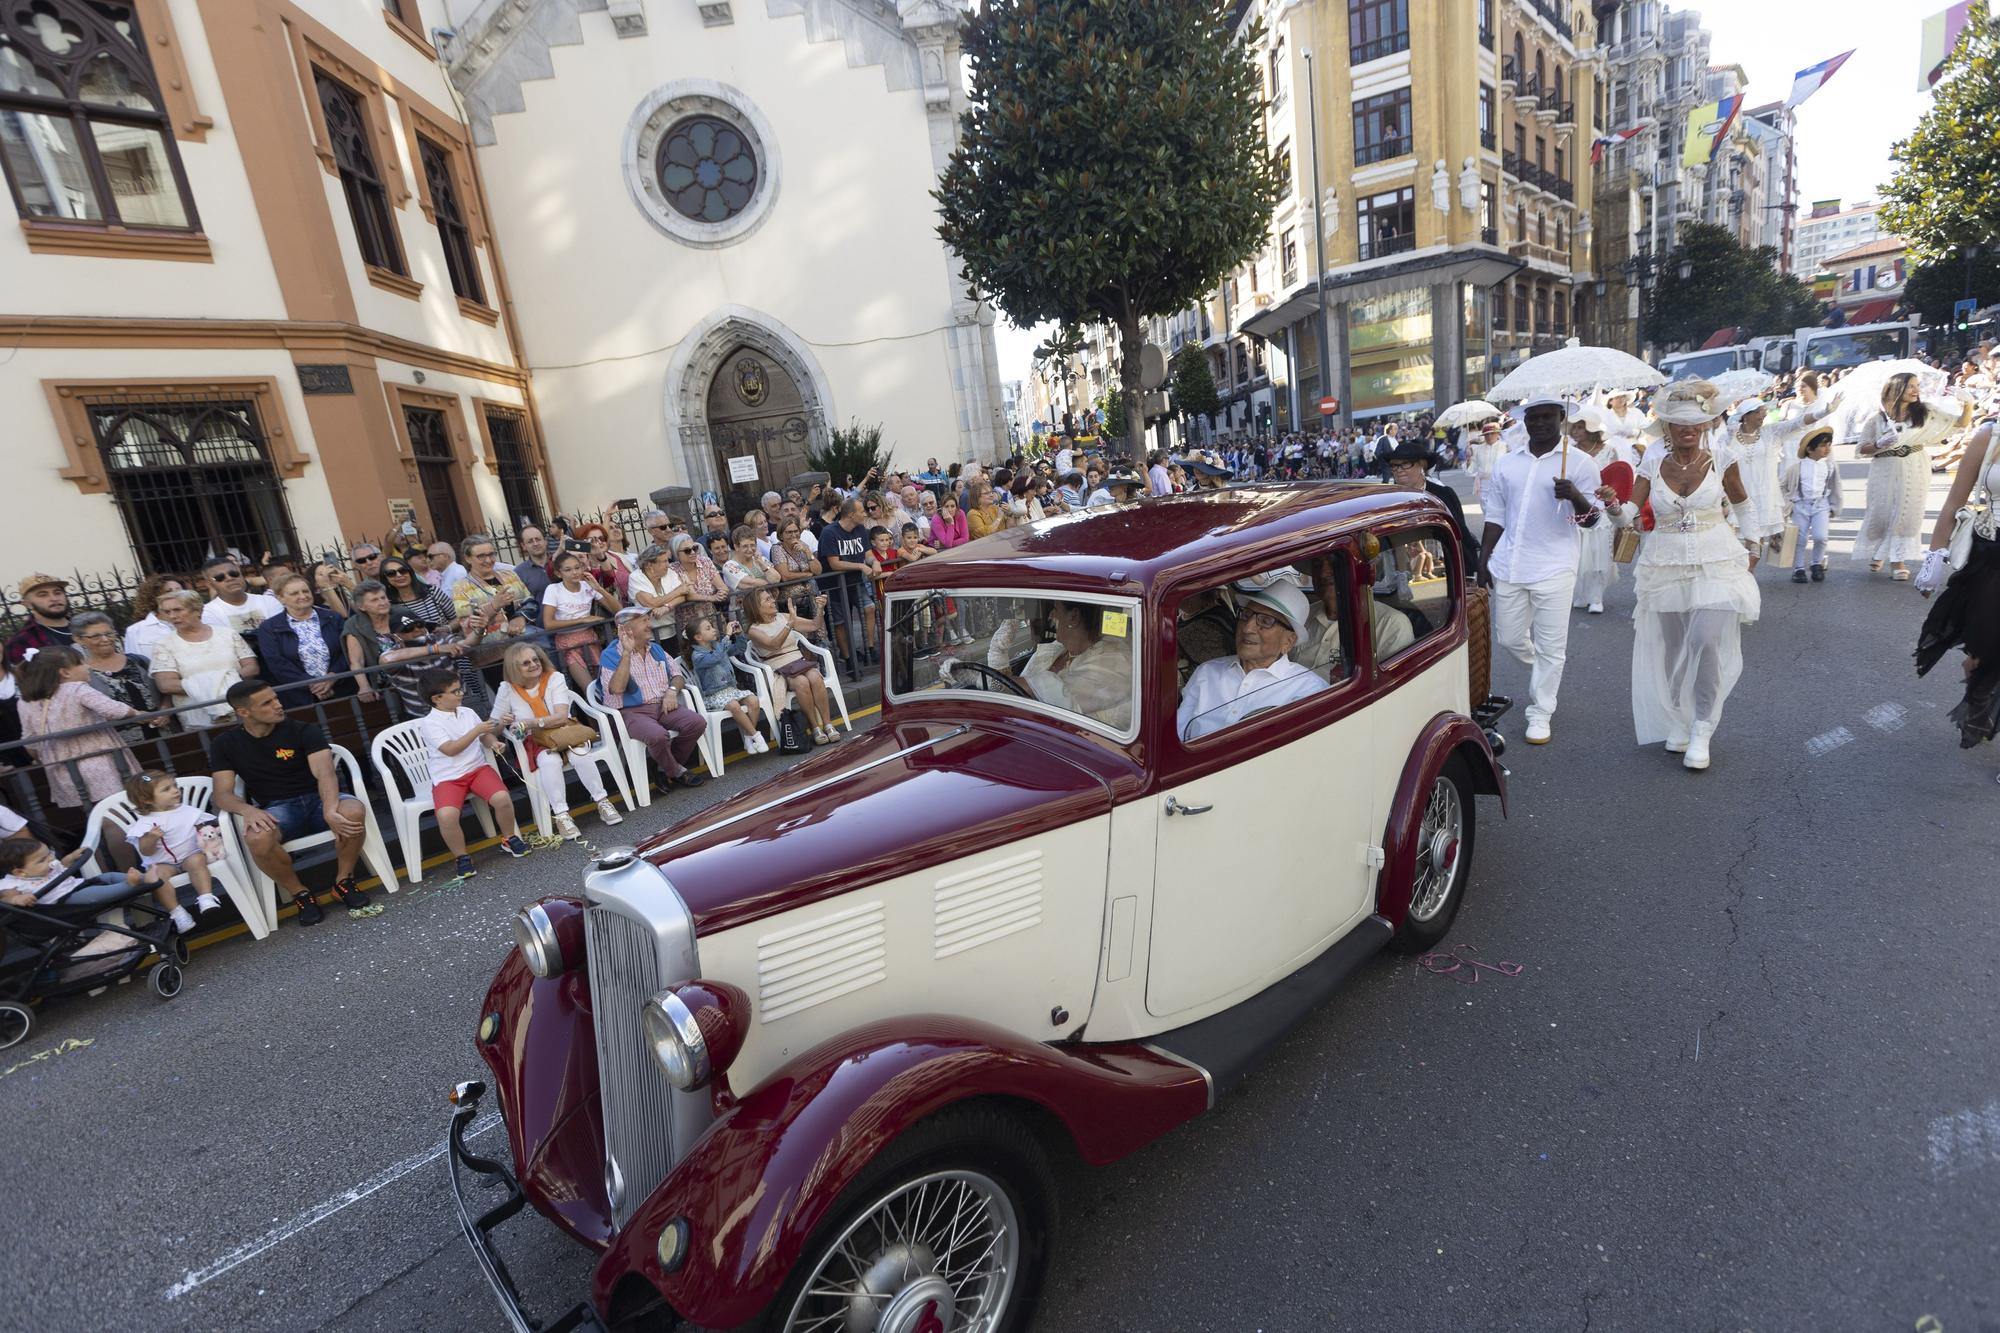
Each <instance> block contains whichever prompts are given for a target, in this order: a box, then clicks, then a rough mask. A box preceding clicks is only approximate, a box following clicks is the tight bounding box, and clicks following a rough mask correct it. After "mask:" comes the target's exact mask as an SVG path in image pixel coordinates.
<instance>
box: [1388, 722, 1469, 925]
mask: <svg viewBox="0 0 2000 1333" xmlns="http://www.w3.org/2000/svg"><path fill="white" fill-rule="evenodd" d="M1477 824H1478V810H1477V808H1476V807H1475V806H1474V805H1473V803H1472V777H1471V774H1470V772H1469V771H1468V770H1467V768H1466V765H1465V760H1464V759H1463V758H1462V757H1460V756H1459V755H1453V756H1452V757H1451V758H1449V759H1447V760H1445V763H1444V767H1443V768H1441V769H1439V770H1438V773H1437V776H1436V777H1434V778H1432V779H1431V786H1430V790H1429V791H1428V792H1426V793H1425V795H1424V810H1423V812H1422V813H1421V814H1420V815H1419V816H1418V820H1417V832H1416V838H1417V855H1416V864H1415V866H1414V868H1413V869H1412V871H1411V877H1410V879H1411V882H1410V901H1409V905H1408V907H1407V908H1406V909H1405V910H1404V913H1403V923H1402V924H1401V925H1399V926H1397V927H1396V939H1395V945H1396V947H1397V948H1398V949H1401V950H1402V951H1403V952H1405V953H1422V952H1424V951H1425V950H1427V949H1434V948H1436V947H1437V945H1438V943H1439V941H1441V940H1443V939H1444V937H1445V935H1446V933H1448V932H1449V931H1450V930H1451V923H1452V921H1453V920H1454V919H1455V918H1456V917H1457V916H1458V909H1459V907H1460V905H1461V904H1463V903H1464V902H1465V886H1466V885H1467V883H1469V882H1470V881H1471V879H1472V849H1473V842H1474V835H1475V833H1476V831H1477ZM1446 843H1451V844H1455V845H1453V846H1451V847H1450V848H1449V856H1450V865H1449V867H1448V869H1446V870H1445V871H1444V874H1445V879H1444V882H1443V884H1442V885H1441V886H1440V885H1439V884H1438V883H1437V882H1436V880H1435V878H1433V877H1434V876H1436V875H1437V874H1438V873H1439V870H1440V867H1439V866H1438V864H1437V861H1438V859H1439V858H1441V857H1442V856H1444V855H1445V854H1446V853H1447V847H1446V845H1445V844H1446ZM1427 872H1428V873H1427Z"/></svg>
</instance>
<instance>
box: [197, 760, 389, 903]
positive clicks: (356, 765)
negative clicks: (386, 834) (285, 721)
mask: <svg viewBox="0 0 2000 1333" xmlns="http://www.w3.org/2000/svg"><path fill="white" fill-rule="evenodd" d="M328 748H330V749H331V750H332V751H333V762H334V763H335V764H336V765H338V766H339V768H340V778H341V781H340V785H341V787H342V789H343V790H345V791H346V792H347V794H348V795H349V796H352V797H353V798H354V799H355V800H356V801H358V802H360V804H361V817H362V820H363V824H364V829H363V832H362V836H361V864H363V865H365V866H366V867H367V868H368V869H369V870H370V871H372V872H373V873H374V875H375V877H376V878H377V879H379V880H381V881H382V887H383V888H384V889H385V890H387V891H388V892H390V893H394V892H395V891H396V889H397V884H396V863H395V862H394V861H392V860H390V859H389V848H388V845H387V844H386V843H384V842H383V841H382V826H381V825H380V824H378V823H376V822H375V807H374V805H373V804H372V803H371V802H370V801H369V799H368V785H367V783H365V782H363V781H362V779H361V764H360V762H359V761H358V760H356V759H355V757H354V754H353V752H352V751H351V750H349V749H348V748H347V747H346V746H345V745H334V746H330V747H328ZM230 822H231V823H233V824H234V825H235V826H236V841H237V844H238V845H239V846H241V847H242V848H243V851H244V856H243V864H244V865H245V866H246V867H248V869H249V872H250V876H251V879H252V880H253V881H254V882H255V883H256V885H257V892H258V894H259V896H260V897H261V898H262V900H263V906H264V912H265V919H266V920H268V921H270V922H271V923H272V924H273V925H276V924H277V921H278V881H276V880H274V879H272V878H271V877H270V876H269V875H267V874H265V873H264V867H262V866H260V865H258V864H257V863H256V861H254V860H252V859H251V857H250V854H249V850H250V839H249V838H248V837H246V836H245V835H244V832H243V821H242V820H241V819H233V820H231V821H230ZM332 841H333V832H332V830H330V829H329V830H326V831H323V832H320V833H308V834H307V835H306V836H305V837H303V838H293V839H291V840H290V841H289V842H286V843H285V844H284V848H285V850H286V851H287V852H289V853H294V854H296V853H298V852H301V851H304V850H305V849H306V848H308V847H317V846H319V845H320V844H322V843H328V842H332Z"/></svg>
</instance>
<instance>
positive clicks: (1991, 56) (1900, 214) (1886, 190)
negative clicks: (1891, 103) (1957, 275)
mask: <svg viewBox="0 0 2000 1333" xmlns="http://www.w3.org/2000/svg"><path fill="white" fill-rule="evenodd" d="M1996 125H2000V20H1996V19H1995V18H1994V17H1993V16H1992V15H1991V13H1990V12H1988V9H1987V6H1986V5H1984V4H1977V5H1974V6H1972V8H1971V10H1970V11H1969V13H1968V17H1967V22H1966V25H1965V31H1964V33H1963V34H1962V35H1961V36H1960V37H1959V40H1958V45H1957V46H1956V47H1955V48H1954V49H1953V50H1952V53H1951V55H1950V56H1949V57H1948V58H1947V59H1946V61H1945V67H1944V73H1943V74H1942V76H1940V78H1939V79H1938V84H1937V92H1936V96H1935V97H1934V98H1933V100H1932V102H1931V109H1930V110H1929V111H1926V112H1925V113H1924V116H1923V119H1921V120H1919V121H1918V122H1917V128H1916V129H1915V130H1913V131H1911V133H1910V137H1909V138H1907V139H1904V140H1903V141H1902V142H1901V143H1898V144H1897V145H1896V146H1895V147H1894V148H1893V149H1891V150H1890V155H1891V156H1892V157H1893V158H1894V159H1895V162H1896V173H1895V175H1894V176H1893V177H1891V178H1890V181H1889V183H1888V184H1887V185H1885V186H1883V187H1882V223H1883V225H1884V226H1885V227H1887V228H1888V229H1889V230H1891V231H1893V232H1894V233H1895V234H1896V235H1898V236H1901V237H1903V238H1904V239H1906V240H1907V241H1909V243H1910V255H1911V257H1912V258H1913V259H1915V260H1917V261H1919V262H1923V263H1936V262H1938V261H1940V260H1943V259H1945V258H1946V257H1947V256H1951V255H1954V254H1959V253H1962V252H1963V251H1964V249H1965V248H1967V247H1970V246H1976V245H1983V244H1985V243H1988V242H1991V241H1994V240H2000V134H1996V133H1995V132H1994V127H1995V126H1996Z"/></svg>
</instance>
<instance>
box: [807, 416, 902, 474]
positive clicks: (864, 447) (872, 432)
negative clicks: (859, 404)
mask: <svg viewBox="0 0 2000 1333" xmlns="http://www.w3.org/2000/svg"><path fill="white" fill-rule="evenodd" d="M806 462H808V463H810V464H811V465H812V469H813V471H815V472H824V473H826V474H827V475H828V476H829V477H831V478H833V484H834V485H836V486H859V485H860V484H861V479H862V478H863V477H865V476H867V475H868V473H869V471H870V469H873V471H874V473H875V476H876V478H877V479H878V480H879V479H880V478H881V477H883V476H886V475H887V474H888V471H889V451H888V450H887V449H885V448H883V447H882V427H881V426H880V425H874V426H863V425H861V424H859V423H858V422H854V421H849V422H848V423H847V427H846V429H844V430H836V431H834V432H833V438H832V439H831V440H829V441H828V442H827V446H826V448H824V449H809V450H807V451H806Z"/></svg>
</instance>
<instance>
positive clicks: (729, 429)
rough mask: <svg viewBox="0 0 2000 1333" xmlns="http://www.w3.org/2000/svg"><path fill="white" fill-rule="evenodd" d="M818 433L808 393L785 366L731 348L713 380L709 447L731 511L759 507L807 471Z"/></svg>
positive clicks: (743, 348)
mask: <svg viewBox="0 0 2000 1333" xmlns="http://www.w3.org/2000/svg"><path fill="white" fill-rule="evenodd" d="M812 436H813V432H812V424H811V417H810V416H809V415H808V413H807V410H806V404H805V398H804V395H802V394H801V393H800V392H799V386H798V384H797V383H796V382H794V380H793V379H792V377H791V375H790V374H789V373H788V372H787V371H786V370H785V368H784V367H783V366H781V365H779V364H778V363H777V362H776V361H774V360H773V359H772V358H771V357H769V356H767V355H765V354H764V353H763V352H760V351H758V350H757V349H756V348H754V347H749V346H745V345H742V344H739V345H737V346H736V347H733V348H731V349H730V350H729V352H728V353H727V354H726V355H725V356H724V357H723V358H722V364H721V365H719V366H717V367H716V369H715V375H714V377H713V378H712V379H710V380H709V384H708V439H709V447H710V449H711V450H713V452H714V458H715V475H716V477H717V479H718V481H719V483H720V486H721V490H722V494H723V497H724V500H725V507H726V508H727V509H728V510H729V512H730V513H731V514H732V515H735V514H741V513H744V512H746V511H748V510H751V509H755V508H756V507H757V500H758V497H759V496H761V495H762V494H763V493H764V492H765V491H768V490H777V489H782V488H783V486H784V483H785V482H786V480H788V479H789V478H791V477H795V476H797V475H798V474H799V473H801V472H804V471H806V449H807V447H808V446H809V445H810V444H811V443H812ZM753 470H754V475H752V473H753Z"/></svg>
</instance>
